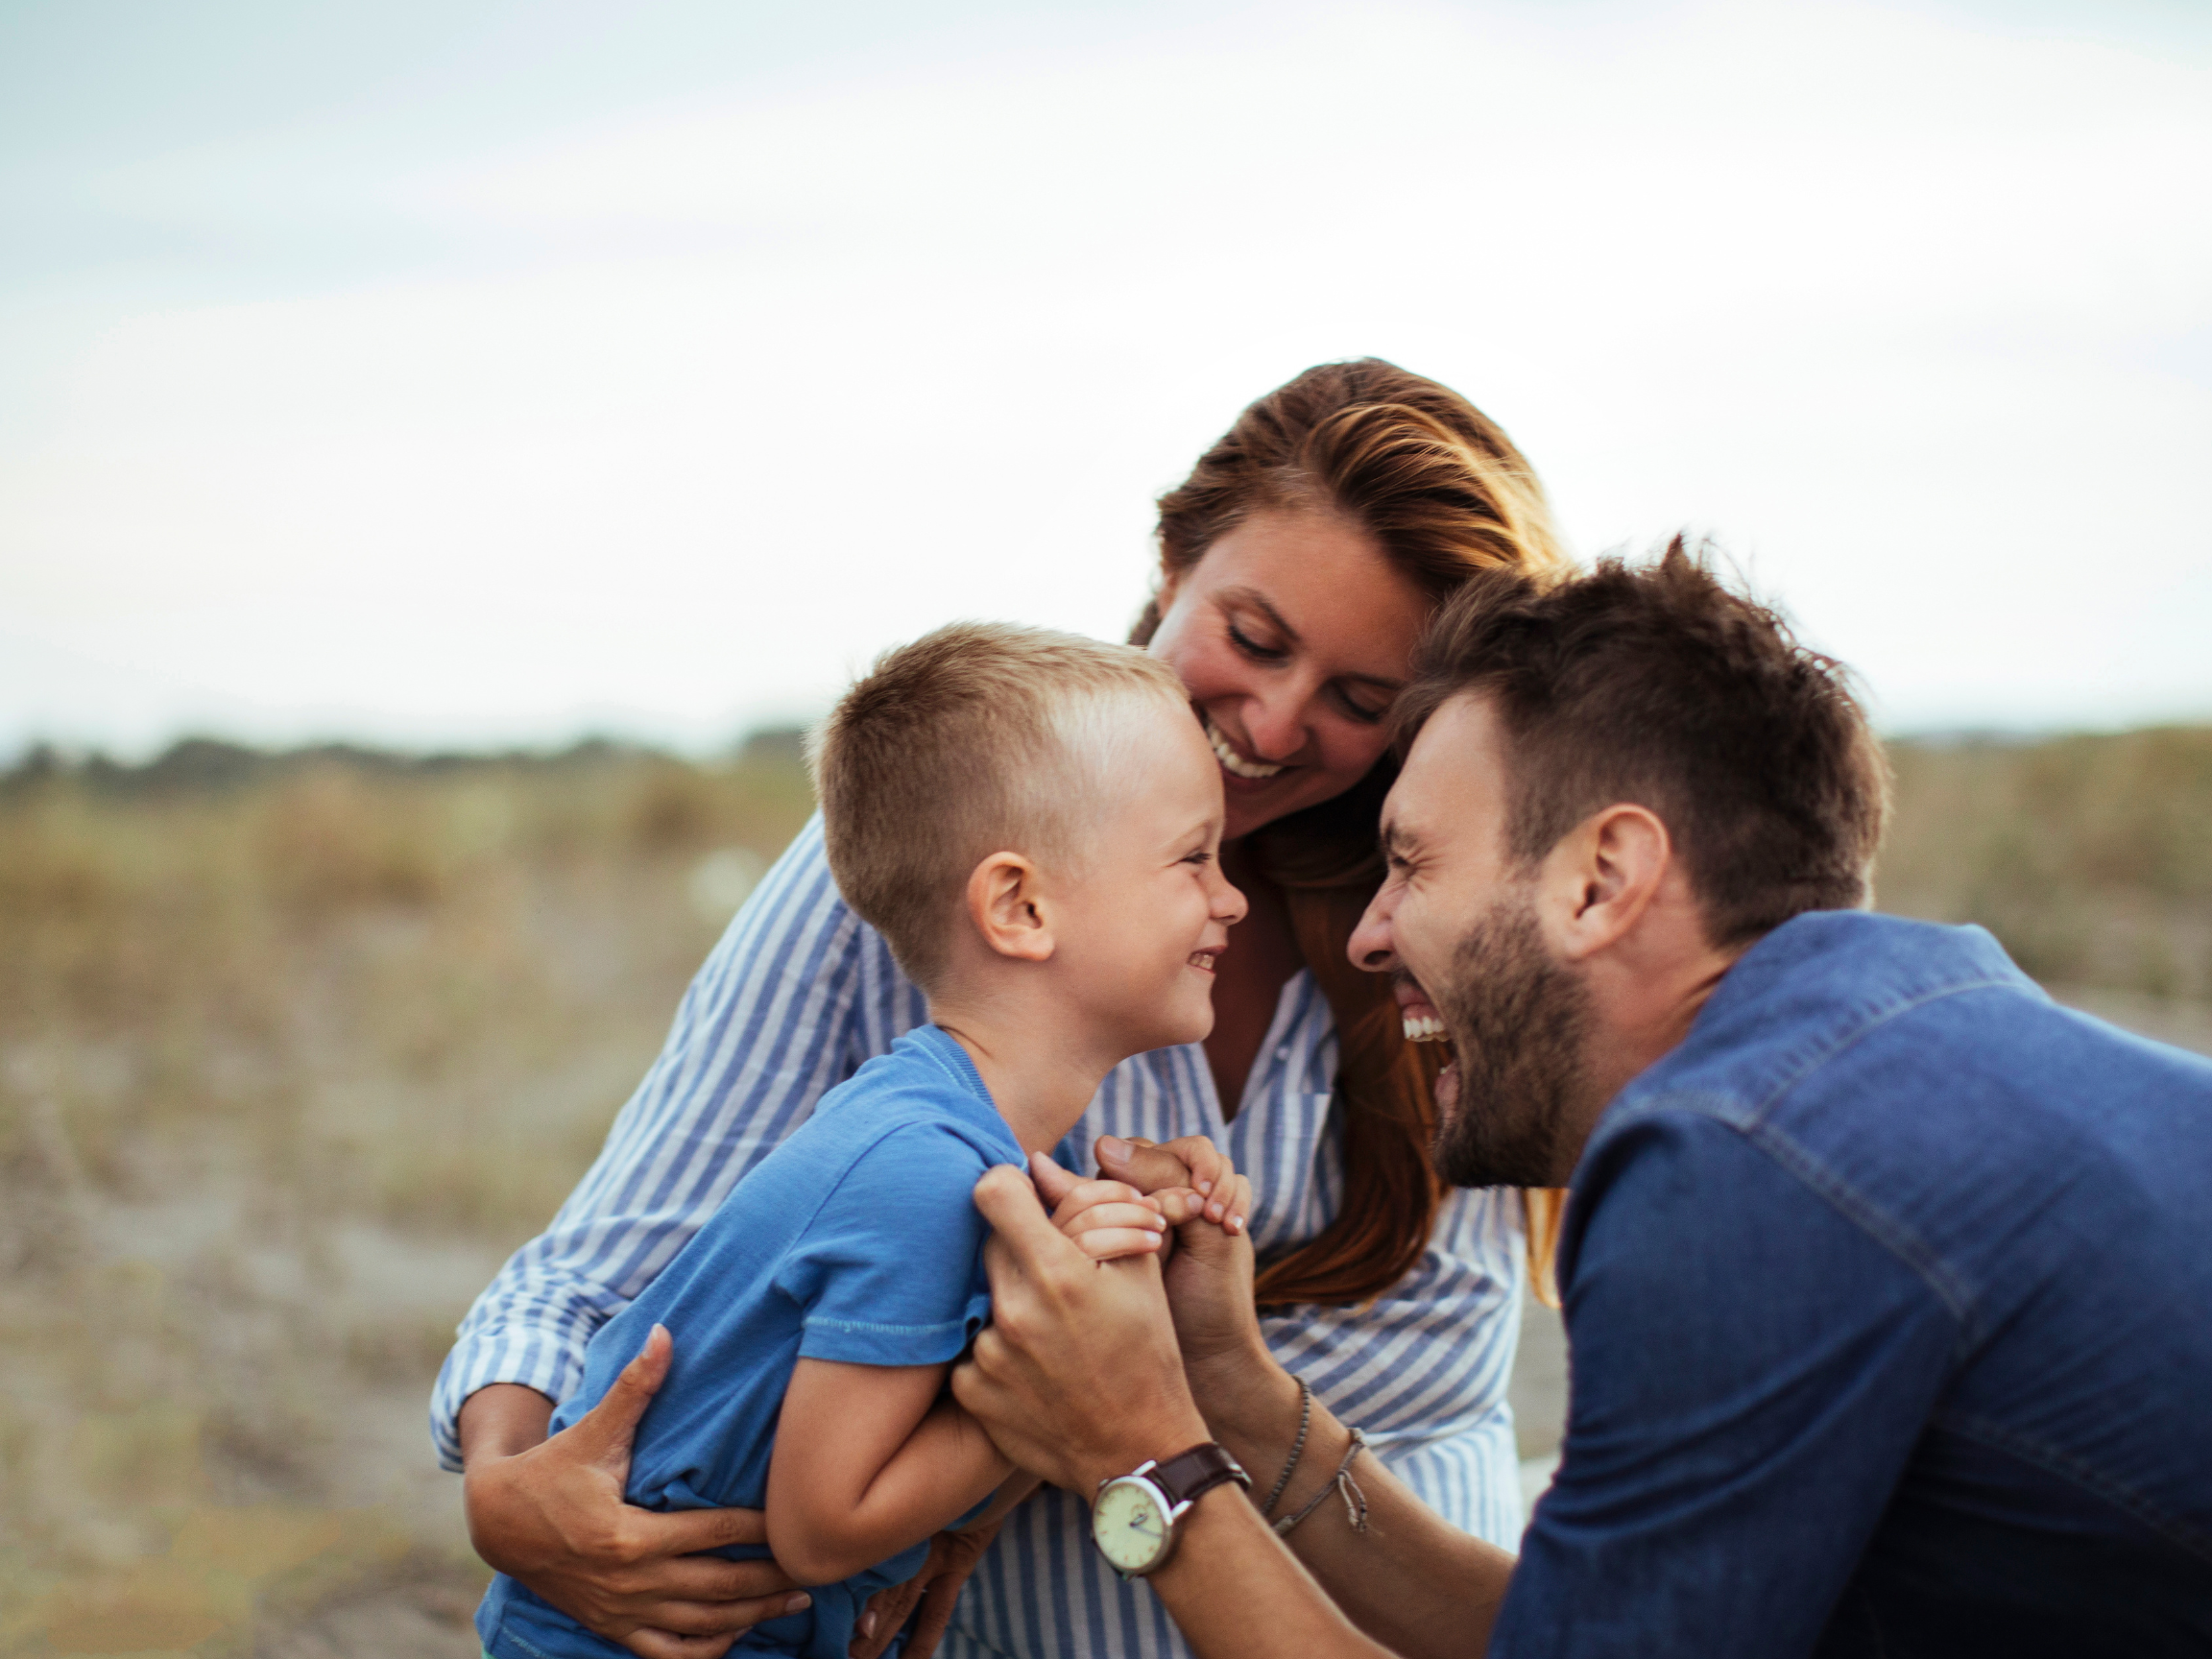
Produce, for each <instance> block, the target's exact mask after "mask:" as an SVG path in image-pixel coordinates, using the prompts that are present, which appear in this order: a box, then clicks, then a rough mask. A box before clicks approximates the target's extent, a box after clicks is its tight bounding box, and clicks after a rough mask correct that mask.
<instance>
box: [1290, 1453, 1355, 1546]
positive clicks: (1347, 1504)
mask: <svg viewBox="0 0 2212 1659" xmlns="http://www.w3.org/2000/svg"><path fill="white" fill-rule="evenodd" d="M1366 1444H1367V1436H1366V1435H1364V1434H1362V1433H1360V1432H1359V1431H1358V1430H1357V1429H1355V1430H1353V1431H1352V1444H1351V1445H1349V1446H1347V1447H1345V1448H1344V1461H1343V1462H1341V1463H1339V1464H1337V1465H1336V1473H1335V1474H1334V1475H1332V1476H1331V1477H1330V1478H1329V1479H1328V1481H1327V1482H1326V1483H1325V1484H1324V1485H1323V1486H1322V1488H1321V1490H1320V1491H1318V1492H1316V1493H1314V1494H1313V1501H1312V1502H1311V1503H1308V1504H1307V1505H1306V1507H1305V1508H1303V1509H1301V1510H1299V1511H1298V1513H1297V1514H1295V1515H1286V1516H1285V1517H1284V1518H1283V1519H1282V1520H1280V1521H1278V1522H1276V1523H1275V1536H1276V1537H1278V1538H1287V1537H1289V1536H1290V1531H1291V1528H1292V1527H1296V1526H1297V1525H1298V1523H1299V1522H1301V1521H1303V1520H1305V1519H1306V1517H1307V1516H1309V1515H1310V1514H1312V1513H1313V1511H1314V1510H1316V1509H1318V1508H1320V1507H1321V1501H1322V1500H1323V1499H1325V1498H1327V1497H1328V1496H1329V1493H1330V1490H1331V1488H1334V1490H1335V1491H1336V1493H1337V1494H1338V1495H1339V1496H1340V1497H1342V1498H1343V1500H1344V1519H1345V1520H1347V1521H1349V1522H1350V1523H1351V1524H1352V1530H1353V1531H1355V1532H1364V1531H1366V1530H1367V1494H1366V1493H1364V1492H1362V1491H1360V1490H1359V1482H1358V1481H1357V1480H1355V1479H1352V1459H1353V1458H1355V1457H1357V1456H1358V1455H1359V1449H1360V1448H1361V1447H1362V1446H1365V1445H1366Z"/></svg>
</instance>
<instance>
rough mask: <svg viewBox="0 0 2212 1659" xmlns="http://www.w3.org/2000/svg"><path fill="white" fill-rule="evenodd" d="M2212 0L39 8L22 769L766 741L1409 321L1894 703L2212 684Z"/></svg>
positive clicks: (0, 608) (16, 544)
mask: <svg viewBox="0 0 2212 1659" xmlns="http://www.w3.org/2000/svg"><path fill="white" fill-rule="evenodd" d="M2208 181H2212V7H2206V6H2204V5H2202V4H2200V3H2197V0H2187V3H2166V4H2153V3H2151V0H2142V3H2138V4H2128V3H2126V0H2103V3H2101V4H2095V5H2088V4H2055V3H2054V4H2038V3H2037V0H2014V3H2010V4H1996V3H1992V4H1988V5H1977V4H1968V3H1960V4H1945V5H1937V4H1922V5H1903V4H1900V5H1889V6H1876V5H1863V4H1853V5H1840V4H1836V5H1830V4H1819V3H1817V0H1814V3H1805V0H1791V3H1788V4H1767V5H1746V4H1716V5H1679V6H1668V5H1651V4H1635V5H1631V4H1625V3H1623V4H1613V3H1609V0H1545V3H1542V4H1536V3H1529V4H1459V5H1446V4H1414V3H1404V0H1361V3H1360V4H1358V5H1357V6H1350V5H1341V6H1317V7H1300V6H1298V5H1295V4H1282V3H1278V4H1272V5H1268V6H1264V7H1261V6H1253V7H1248V8H1238V7H1235V6H1226V5H1217V4H1213V3H1211V0H1174V3H1172V4H1165V3H1163V4H1150V3H1148V0H1133V3H1127V4H1099V5H1035V4H1028V5H1013V4H993V3H990V0H966V3H957V4H951V5H947V4H944V3H942V0H939V3H934V4H931V5H929V6H926V7H925V6H916V5H912V4H910V3H905V4H881V5H875V4H869V5H833V4H818V3H808V4H805V5H801V4H774V5H768V4H752V3H742V0H740V3H731V0H690V3H679V0H671V3H663V4H642V5H639V4H627V5H616V4H613V3H612V0H607V3H602V4H596V5H587V4H579V3H574V0H569V3H558V0H556V3H548V0H530V3H528V4H524V3H519V0H517V3H514V4H485V3H480V0H436V3H435V4H431V3H422V0H383V3H381V4H379V5H377V6H373V7H370V6H346V5H335V4H309V3H306V0H289V3H273V0H231V3H229V4H202V5H195V6H178V5H175V4H171V3H168V0H145V3H138V4H112V3H101V0H53V3H49V4H44V5H25V4H22V3H20V0H14V3H12V4H0V214H4V215H5V222H6V224H7V225H8V226H9V227H10V228H9V231H8V232H7V234H6V235H5V236H4V237H0V755H5V754H6V753H7V752H9V751H10V750H12V749H13V748H15V747H17V746H19V745H20V744H21V743H23V742H25V741H28V740H29V739H31V738H33V737H36V736H49V737H54V738H59V739H62V740H64V741H69V742H75V743H97V744H103V745H107V746H109V747H112V748H117V749H120V750H122V751H123V752H126V753H131V754H139V753H144V752H146V751H147V750H148V749H149V748H151V747H153V746H155V745H156V744H158V743H160V742H162V741H165V740H166V739H168V738H169V737H171V736H174V735H175V734H177V733H180V732H185V731H214V732H220V733H230V734H236V735H242V736H247V737H252V738H256V739H266V740H291V739H297V738H302V737H310V736H325V735H346V736H353V737H362V738H369V739H373V740H382V741H393V742H401V743H408V744H417V745H437V744H473V743H484V742H508V741H526V742H541V741H557V740H560V739H562V738H564V737H565V736H567V735H570V734H573V733H578V732H580V731H585V730H601V731H614V732H622V733H636V734H639V735H644V736H649V737H654V738H659V739H663V740H672V741H679V742H684V743H686V744H692V745H701V746H704V745H709V744H714V743H718V742H721V741H724V740H727V739H728V738H729V737H730V736H731V735H733V734H734V733H736V732H738V731H740V730H742V729H743V728H745V727H746V726H748V725H750V724H752V723H755V722H758V721H762V720H770V719H776V718H779V717H789V716H792V715H796V714H803V713H806V712H810V711H812V710H814V709H817V708H819V707H820V706H821V705H822V704H823V703H825V702H826V700H827V699H828V698H829V696H831V695H833V693H834V691H835V689H836V687H837V686H838V685H839V684H840V683H841V681H842V679H843V678H844V677H845V676H846V675H847V674H848V673H849V672H850V671H851V670H852V669H853V668H854V667H855V666H857V665H859V664H860V663H862V662H863V661H865V660H866V659H867V658H868V657H869V656H871V655H872V654H873V653H874V652H875V651H876V650H878V649H879V648H880V647H881V646H883V645H885V644H888V643H890V642H892V641H895V640H897V639H900V638H903V637H911V636H912V635H914V634H916V633H918V632H921V631H922V630H924V629H926V628H927V627H929V626H931V625H933V624H935V623H937V622H939V621H943V620H946V619H949V618H950V617H953V616H960V615H977V616H1003V617H1013V618H1019V619H1025V620H1034V621H1040V622H1048V623H1053V624H1057V625H1061V626H1067V627H1073V628H1077V629H1082V630H1085V631H1088V632H1092V633H1097V634H1104V635H1118V634H1119V633H1120V632H1121V631H1122V630H1123V629H1125V627H1126V626H1127V623H1128V620H1129V618H1130V616H1131V615H1132V614H1133V613H1134V612H1135V611H1136V609H1137V607H1138V605H1139V603H1140V602H1141V600H1142V596H1143V593H1144V589H1145V585H1146V581H1147V575H1148V569H1149V564H1150V552H1151V550H1150V547H1149V545H1148V541H1147V536H1148V531H1149V528H1150V502H1151V498H1152V496H1153V495H1155V494H1156V493H1158V492H1159V491H1160V490H1162V489H1163V488H1165V487H1166V486H1168V485H1171V484H1172V483H1174V482H1175V481H1176V480H1177V479H1178V477H1179V476H1180V475H1181V474H1182V472H1183V471H1184V470H1185V469H1188V467H1189V465H1190V462H1191V460H1192V459H1193V458H1194V457H1195V456H1196V454H1197V453H1198V452H1199V450H1200V449H1201V448H1202V447H1203V446H1204V445H1206V443H1208V442H1209V441H1210V440H1211V439H1212V438H1213V437H1214V436H1215V435H1216V434H1217V433H1218V432H1219V430H1220V429H1221V428H1222V427H1223V426H1225V425H1226V424H1227V422H1228V421H1230V420H1231V419H1232V418H1233V417H1234V415H1235V414H1236V412H1237V410H1238V408H1239V407H1240V406H1241V405H1242V404H1244V403H1245V402H1247V401H1249V400H1250V399H1251V398H1252V397H1255V396H1257V395H1258V394H1260V393H1261V392H1263V391H1265V390H1266V389H1267V388H1269V387H1270V386H1272V385H1275V384H1276V383H1278V382H1280V381H1282V380H1284V379H1286V378H1287V377H1288V376H1289V375H1290V374H1292V373H1295V372H1297V371H1298V370H1299V369H1301V368H1303V367H1305V366H1307V365H1308V364H1310V363H1313V362H1316V361H1319V360H1322V359H1326V358H1332V357H1341V356H1351V355H1361V354H1368V353H1374V354H1379V355H1383V356H1387V357H1390V358H1393V359H1395V360H1396V361H1398V362H1401V363H1403V364H1405V365H1407V367H1409V368H1413V369H1416V370H1419V371H1421V372H1422V373H1428V374H1431V375H1434V376H1436V377H1437V378H1440V379H1442V380H1444V381H1446V382H1448V383H1449V384H1451V385H1453V386H1455V387H1456V388H1458V389H1459V390H1460V391H1462V392H1464V393H1466V394H1467V395H1468V396H1469V397H1472V398H1473V399H1474V400H1475V401H1476V402H1478V403H1479V404H1480V405H1481V406H1482V407H1483V408H1484V409H1485V410H1486V411H1487V412H1488V413H1489V414H1491V415H1492V416H1493V417H1495V418H1496V419H1497V420H1498V421H1501V422H1502V423H1503V425H1504V426H1505V427H1506V428H1507V429H1508V430H1509V431H1510V432H1511V433H1512V434H1513V436H1514V438H1515V439H1516V440H1517V441H1518V442H1519V443H1520V444H1521V445H1522V447H1523V448H1524V449H1525V450H1526V451H1527V453H1528V455H1529V456H1530V458H1531V459H1532V460H1533V461H1534V462H1535V464H1536V466H1537V469H1539V471H1540V472H1541V473H1542V474H1543V476H1544V478H1545V481H1546V482H1547V484H1548V485H1549V487H1550V489H1551V493H1552V496H1553V499H1554V501H1555V503H1556V504H1557V506H1558V509H1559V512H1560V514H1561V517H1562V518H1563V520H1564V522H1565V524H1566V526H1567V529H1568V532H1569V534H1570V536H1571V538H1572V539H1573V541H1574V542H1575V546H1576V547H1577V549H1578V550H1579V551H1581V552H1582V553H1584V554H1585V555H1594V554H1596V553H1598V552H1599V551H1602V550H1604V549H1607V548H1609V547H1612V546H1615V545H1617V544H1620V543H1623V542H1627V543H1630V544H1635V545H1643V544H1647V543H1648V542H1649V541H1652V540H1654V539H1656V538H1659V537H1661V536H1664V535H1665V534H1666V533H1667V532H1669V531H1670V530H1671V529H1674V528H1676V527H1678V526H1682V525H1691V526H1694V527H1696V528H1698V529H1702V530H1707V531H1710V532H1712V533H1713V534H1715V535H1716V536H1718V537H1719V539H1720V540H1721V541H1723V542H1724V543H1725V544H1726V545H1727V546H1728V547H1730V548H1731V549H1733V550H1734V551H1735V552H1736V553H1737V555H1738V556H1739V557H1740V558H1741V559H1742V560H1743V562H1744V564H1745V565H1746V566H1747V567H1748V568H1749V570H1750V571H1751V573H1752V575H1753V578H1754V580H1755V581H1756V582H1757V584H1758V585H1759V586H1760V587H1761V588H1762V589H1764V590H1765V591H1767V592H1768V593H1770V594H1772V595H1775V596H1777V597H1779V598H1780V599H1781V600H1782V601H1783V602H1784V603H1785V604H1786V605H1787V607H1788V608H1789V609H1790V610H1791V612H1792V613H1794V614H1795V616H1796V617H1797V619H1798V620H1799V622H1800V624H1801V626H1802V628H1803V630H1804V632H1805V633H1806V634H1807V635H1808V636H1809V637H1811V638H1813V639H1814V640H1815V642H1817V643H1818V644H1820V645H1821V646H1822V647H1824V648H1826V649H1828V650H1831V651H1834V652H1835V653H1837V654H1839V655H1840V656H1842V657H1844V658H1845V659H1847V660H1849V661H1851V662H1853V663H1854V664H1855V665H1857V667H1858V668H1859V669H1860V670H1861V672H1862V674H1863V678H1864V680H1865V681H1866V683H1867V684H1868V685H1869V686H1870V687H1871V689H1872V692H1873V694H1874V698H1875V701H1876V706H1877V709H1878V712H1879V715H1880V718H1881V719H1882V721H1883V723H1884V724H1885V726H1886V727H1887V729H1889V730H1892V731H1915V730H1929V729H1953V728H1960V727H1982V726H2003V727H2030V728H2034V727H2047V726H2113V725H2120V724H2127V723H2132V722H2136V721H2141V720H2151V719H2172V718H2205V717H2208V716H2212V527H2208V520H2207V515H2206V510H2205V497H2206V483H2207V476H2208V473H2212V464H2208V461H2207V457H2208V456H2212V187H2208Z"/></svg>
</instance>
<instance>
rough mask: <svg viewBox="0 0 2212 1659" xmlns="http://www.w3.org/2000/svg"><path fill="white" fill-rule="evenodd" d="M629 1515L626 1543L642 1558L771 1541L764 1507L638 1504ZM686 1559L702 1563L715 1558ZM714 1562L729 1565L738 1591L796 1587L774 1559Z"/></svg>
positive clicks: (693, 1564)
mask: <svg viewBox="0 0 2212 1659" xmlns="http://www.w3.org/2000/svg"><path fill="white" fill-rule="evenodd" d="M623 1519H624V1521H625V1522H626V1523H627V1524H628V1527H629V1529H630V1533H631V1536H630V1537H629V1538H628V1539H626V1540H625V1543H626V1544H627V1545H629V1547H630V1549H631V1551H632V1552H633V1553H634V1555H635V1556H636V1557H637V1558H640V1559H652V1558H655V1557H661V1558H665V1557H669V1556H685V1555H697V1554H698V1553H699V1552H700V1551H704V1550H720V1549H723V1548H725V1547H726V1546H728V1545H732V1544H765V1543H767V1542H768V1517H767V1515H766V1514H765V1513H763V1512H762V1511H761V1510H758V1509H672V1510H669V1511H666V1512H665V1513H659V1514H656V1513H654V1512H653V1511H650V1510H638V1511H637V1512H636V1513H635V1514H632V1515H626V1516H625V1517H624V1518H623ZM661 1564H663V1565H665V1566H668V1567H675V1566H677V1565H678V1564H679V1563H678V1562H676V1561H673V1560H663V1561H662V1563H661ZM683 1565H685V1567H691V1568H696V1567H705V1566H709V1563H707V1562H685V1563H683ZM710 1565H711V1566H713V1567H714V1568H716V1569H721V1570H726V1574H727V1576H728V1579H729V1581H730V1582H731V1583H732V1584H733V1585H735V1586H738V1588H736V1589H734V1590H733V1592H732V1594H733V1595H738V1596H765V1595H767V1594H768V1593H769V1592H771V1591H774V1590H788V1589H793V1588H795V1586H794V1585H793V1584H792V1582H791V1580H790V1579H789V1578H787V1577H785V1576H784V1575H783V1570H782V1569H781V1567H778V1566H777V1565H776V1563H775V1562H773V1561H717V1562H714V1563H711V1564H710ZM770 1574H773V1575H774V1576H773V1578H771V1577H770V1576H769V1575H770Z"/></svg>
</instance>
